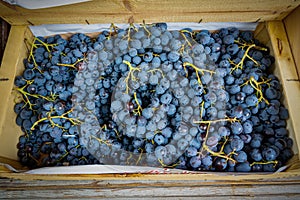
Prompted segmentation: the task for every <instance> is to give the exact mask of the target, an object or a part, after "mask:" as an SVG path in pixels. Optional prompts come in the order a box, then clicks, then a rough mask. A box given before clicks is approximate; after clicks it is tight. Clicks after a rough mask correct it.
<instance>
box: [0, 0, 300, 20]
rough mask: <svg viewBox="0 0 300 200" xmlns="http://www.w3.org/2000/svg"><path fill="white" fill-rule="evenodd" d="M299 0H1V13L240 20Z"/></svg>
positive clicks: (279, 12)
mask: <svg viewBox="0 0 300 200" xmlns="http://www.w3.org/2000/svg"><path fill="white" fill-rule="evenodd" d="M299 4H300V1H299V0H276V1H273V0H264V1H261V0H252V1H241V0H229V1H223V0H217V1H210V0H202V1H198V0H191V1H182V0H175V1H172V0H167V1H159V0H139V1H136V0H122V1H121V0H114V1H110V0H104V1H103V0H94V1H91V2H85V3H80V4H74V5H69V6H61V7H55V8H47V9H37V10H27V9H23V8H20V7H18V6H7V4H5V3H3V2H2V1H1V2H0V11H1V12H0V13H1V14H0V16H1V17H3V18H4V19H5V20H7V21H8V22H9V23H11V24H14V25H20V24H34V25H38V24H56V23H59V24H60V23H80V24H81V23H82V24H86V23H110V22H115V23H127V22H128V21H129V20H132V19H133V20H134V21H135V22H137V23H141V22H142V21H143V20H145V21H146V22H148V23H151V22H158V21H166V22H199V21H202V22H208V21H222V22H228V21H236V22H237V21H239V22H255V21H267V20H280V19H283V18H284V17H285V16H286V15H287V14H288V13H289V12H290V11H291V10H292V9H294V8H295V7H297V6H298V5H299Z"/></svg>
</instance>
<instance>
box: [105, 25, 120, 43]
mask: <svg viewBox="0 0 300 200" xmlns="http://www.w3.org/2000/svg"><path fill="white" fill-rule="evenodd" d="M118 30H119V27H117V26H116V25H115V24H114V23H111V24H110V27H109V36H107V39H108V40H110V39H111V37H112V36H113V35H114V34H117V31H118Z"/></svg>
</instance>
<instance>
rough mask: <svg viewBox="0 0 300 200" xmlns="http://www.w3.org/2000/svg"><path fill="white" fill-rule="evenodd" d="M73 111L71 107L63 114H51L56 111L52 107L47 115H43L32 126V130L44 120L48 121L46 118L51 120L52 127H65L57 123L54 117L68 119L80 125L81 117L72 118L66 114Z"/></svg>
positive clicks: (73, 123)
mask: <svg viewBox="0 0 300 200" xmlns="http://www.w3.org/2000/svg"><path fill="white" fill-rule="evenodd" d="M72 111H73V109H70V110H69V111H67V112H65V113H63V114H62V115H55V116H51V114H52V113H53V112H54V110H53V109H52V108H51V110H50V111H49V112H47V117H43V118H41V119H39V120H37V121H36V122H35V123H34V124H33V125H32V127H31V130H35V127H36V126H37V125H38V124H39V123H41V122H43V121H46V120H49V121H50V123H51V125H52V127H54V126H56V127H58V128H61V129H64V127H62V126H60V125H59V124H57V123H55V122H54V121H53V119H66V120H68V121H70V122H71V123H72V125H78V124H80V123H81V121H80V120H79V119H76V118H70V117H68V116H66V115H68V114H69V113H71V112H72Z"/></svg>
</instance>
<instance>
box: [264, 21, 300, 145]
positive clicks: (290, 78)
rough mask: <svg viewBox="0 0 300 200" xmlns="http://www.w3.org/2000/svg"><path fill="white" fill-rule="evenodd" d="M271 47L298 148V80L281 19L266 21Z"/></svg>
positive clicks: (299, 128) (299, 121)
mask: <svg viewBox="0 0 300 200" xmlns="http://www.w3.org/2000/svg"><path fill="white" fill-rule="evenodd" d="M266 27H267V30H268V32H269V36H270V41H271V44H272V47H273V48H272V49H273V52H274V55H275V57H276V65H277V67H276V69H275V70H276V71H278V73H279V74H280V78H281V83H282V86H283V92H284V96H285V98H286V102H287V107H288V109H289V114H290V121H291V122H292V124H293V126H292V127H293V129H294V133H295V136H294V137H295V139H296V141H295V145H297V147H298V150H299V149H300V120H299V119H300V112H299V111H300V104H299V102H300V82H299V77H298V74H297V68H296V65H295V63H294V60H293V55H292V52H291V49H290V45H289V41H288V38H287V35H286V32H285V28H284V24H283V23H282V22H281V21H272V22H267V26H266Z"/></svg>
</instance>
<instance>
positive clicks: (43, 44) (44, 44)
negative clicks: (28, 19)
mask: <svg viewBox="0 0 300 200" xmlns="http://www.w3.org/2000/svg"><path fill="white" fill-rule="evenodd" d="M36 42H39V43H40V44H37V43H36ZM28 43H29V44H30V45H31V47H30V51H29V56H28V59H27V60H28V62H30V60H32V61H33V64H34V69H37V70H38V71H39V72H40V73H42V72H41V71H40V70H39V69H38V68H37V66H38V64H37V63H36V60H35V58H34V55H33V51H34V50H35V49H36V48H38V46H40V45H42V46H44V47H45V48H46V50H47V51H48V52H51V50H50V48H49V47H52V48H53V47H54V46H56V45H57V44H47V43H45V42H43V41H42V40H40V39H39V38H37V37H35V38H34V39H33V42H32V43H30V42H28Z"/></svg>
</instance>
